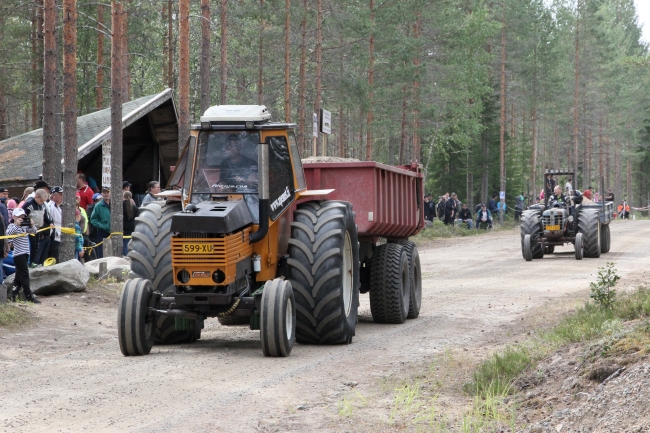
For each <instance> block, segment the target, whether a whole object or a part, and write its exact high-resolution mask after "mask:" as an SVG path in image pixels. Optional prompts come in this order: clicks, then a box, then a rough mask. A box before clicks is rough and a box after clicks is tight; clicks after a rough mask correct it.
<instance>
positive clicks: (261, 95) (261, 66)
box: [257, 0, 265, 105]
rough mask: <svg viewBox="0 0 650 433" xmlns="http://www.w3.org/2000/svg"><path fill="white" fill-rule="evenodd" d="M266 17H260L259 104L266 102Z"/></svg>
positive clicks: (262, 11) (262, 6)
mask: <svg viewBox="0 0 650 433" xmlns="http://www.w3.org/2000/svg"><path fill="white" fill-rule="evenodd" d="M260 12H261V13H260V16H261V17H263V16H264V0H260ZM264 25H265V22H264V18H260V31H259V43H258V55H257V104H258V105H262V104H263V102H264Z"/></svg>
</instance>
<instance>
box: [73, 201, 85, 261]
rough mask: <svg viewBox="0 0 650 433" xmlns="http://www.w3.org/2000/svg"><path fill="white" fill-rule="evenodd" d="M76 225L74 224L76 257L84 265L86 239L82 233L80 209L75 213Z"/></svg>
mask: <svg viewBox="0 0 650 433" xmlns="http://www.w3.org/2000/svg"><path fill="white" fill-rule="evenodd" d="M74 217H75V223H74V233H75V236H74V257H75V259H77V260H79V261H80V262H82V263H83V256H84V237H83V234H82V233H81V226H80V225H79V224H80V223H81V212H80V211H79V209H75V211H74Z"/></svg>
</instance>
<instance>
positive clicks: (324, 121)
mask: <svg viewBox="0 0 650 433" xmlns="http://www.w3.org/2000/svg"><path fill="white" fill-rule="evenodd" d="M321 112H322V113H323V116H322V118H321V131H323V133H324V134H331V133H332V112H331V111H327V110H321Z"/></svg>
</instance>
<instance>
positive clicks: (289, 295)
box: [260, 278, 296, 357]
mask: <svg viewBox="0 0 650 433" xmlns="http://www.w3.org/2000/svg"><path fill="white" fill-rule="evenodd" d="M260 339H261V340H262V352H264V356H273V357H286V356H289V354H290V353H291V349H292V348H293V345H294V343H295V342H296V301H295V298H294V295H293V289H292V288H291V283H289V281H285V280H283V279H281V278H276V279H275V280H271V281H267V282H266V285H265V286H264V291H263V292H262V308H261V311H260Z"/></svg>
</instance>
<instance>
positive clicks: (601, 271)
mask: <svg viewBox="0 0 650 433" xmlns="http://www.w3.org/2000/svg"><path fill="white" fill-rule="evenodd" d="M620 279H621V277H620V276H619V275H617V274H616V269H615V268H614V263H611V262H608V263H607V265H606V266H605V267H601V268H598V281H596V282H595V283H590V284H589V287H590V288H591V295H590V297H591V299H593V300H594V301H595V302H596V303H597V304H598V305H601V306H603V307H605V308H608V309H609V308H611V307H612V305H613V304H614V301H615V300H616V290H615V289H614V287H616V284H617V282H618V280H620Z"/></svg>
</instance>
